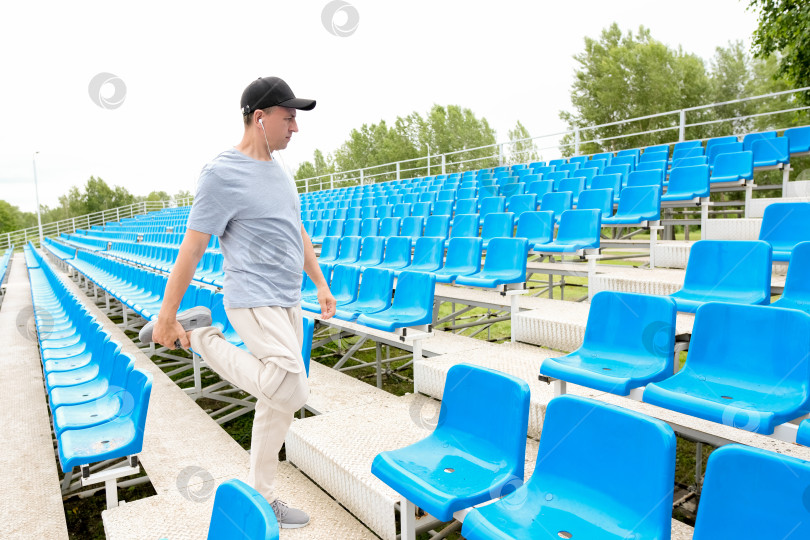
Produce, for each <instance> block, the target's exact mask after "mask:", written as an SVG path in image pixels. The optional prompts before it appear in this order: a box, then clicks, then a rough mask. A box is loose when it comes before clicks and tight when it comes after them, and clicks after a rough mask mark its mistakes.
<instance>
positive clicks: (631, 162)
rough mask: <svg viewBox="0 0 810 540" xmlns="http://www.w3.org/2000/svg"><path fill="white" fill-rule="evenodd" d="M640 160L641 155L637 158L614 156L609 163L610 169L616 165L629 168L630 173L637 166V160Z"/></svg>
mask: <svg viewBox="0 0 810 540" xmlns="http://www.w3.org/2000/svg"><path fill="white" fill-rule="evenodd" d="M640 158H641V155H639V156H638V157H635V156H616V157H615V158H613V160H612V161H611V162H610V167H615V166H617V165H627V166H628V167H630V170H631V171H634V170H636V166H637V165H638V160H639V159H640ZM606 168H607V167H606Z"/></svg>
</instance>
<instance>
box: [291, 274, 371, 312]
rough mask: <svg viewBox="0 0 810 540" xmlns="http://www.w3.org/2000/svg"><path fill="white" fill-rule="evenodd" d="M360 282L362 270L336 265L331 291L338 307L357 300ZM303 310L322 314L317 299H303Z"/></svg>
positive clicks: (330, 286) (330, 285)
mask: <svg viewBox="0 0 810 540" xmlns="http://www.w3.org/2000/svg"><path fill="white" fill-rule="evenodd" d="M359 282H360V268H359V267H357V266H348V265H342V264H339V265H335V267H334V268H333V269H332V280H331V282H330V284H329V290H330V291H332V296H334V297H335V302H336V304H337V305H342V304H348V303H349V302H353V301H354V300H355V299H356V298H357V288H358V284H359ZM301 309H305V310H307V311H311V312H313V313H320V312H321V305H320V303H319V302H318V299H317V297H316V298H315V299H314V300H312V299H306V300H305V299H303V298H302V299H301Z"/></svg>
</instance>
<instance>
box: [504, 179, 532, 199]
mask: <svg viewBox="0 0 810 540" xmlns="http://www.w3.org/2000/svg"><path fill="white" fill-rule="evenodd" d="M525 187H526V186H525V185H524V184H523V183H522V182H515V183H511V184H506V185H505V186H503V187H502V188H501V195H503V196H504V197H506V199H507V200H509V199H510V198H511V197H514V196H516V195H521V194H522V193H523V190H524V188H525Z"/></svg>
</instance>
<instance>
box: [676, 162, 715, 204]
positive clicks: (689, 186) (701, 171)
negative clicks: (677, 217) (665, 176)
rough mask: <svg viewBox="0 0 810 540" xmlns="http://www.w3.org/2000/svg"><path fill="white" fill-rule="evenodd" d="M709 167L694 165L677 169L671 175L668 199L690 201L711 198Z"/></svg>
mask: <svg viewBox="0 0 810 540" xmlns="http://www.w3.org/2000/svg"><path fill="white" fill-rule="evenodd" d="M709 189H710V188H709V166H708V165H693V166H690V167H675V168H673V169H672V171H670V173H669V186H668V187H667V194H666V198H667V199H668V200H676V199H674V197H675V196H676V195H677V196H681V197H682V199H680V200H689V199H693V198H695V197H708V196H709Z"/></svg>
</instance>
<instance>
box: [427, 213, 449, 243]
mask: <svg viewBox="0 0 810 540" xmlns="http://www.w3.org/2000/svg"><path fill="white" fill-rule="evenodd" d="M449 232H450V216H430V217H428V218H427V219H426V220H425V237H427V238H441V239H442V240H445V239H446V238H447V236H448V234H449Z"/></svg>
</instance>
